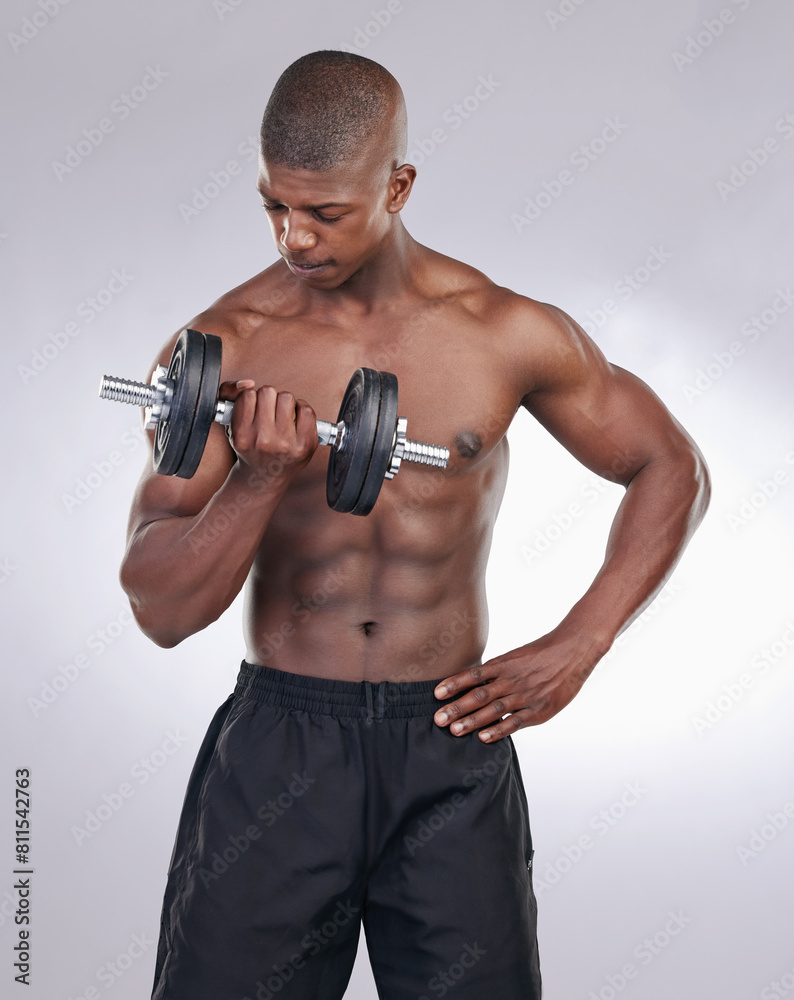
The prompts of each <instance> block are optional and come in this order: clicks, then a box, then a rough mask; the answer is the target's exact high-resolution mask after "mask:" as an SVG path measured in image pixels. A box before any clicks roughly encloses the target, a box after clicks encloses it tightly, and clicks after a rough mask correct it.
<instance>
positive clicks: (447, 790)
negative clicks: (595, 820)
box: [152, 662, 540, 1000]
mask: <svg viewBox="0 0 794 1000" xmlns="http://www.w3.org/2000/svg"><path fill="white" fill-rule="evenodd" d="M440 679H441V678H439V680H440ZM437 684H438V681H437V680H436V681H419V682H415V683H395V682H391V681H383V682H380V683H370V682H368V681H364V682H362V683H356V682H352V681H337V680H327V679H324V678H317V677H309V676H304V675H300V674H291V673H286V672H285V671H281V670H275V669H273V668H271V667H260V666H252V665H250V664H248V663H245V662H243V665H242V669H241V671H240V675H239V678H238V682H237V686H236V688H235V691H234V694H233V695H231V696H230V697H229V698H228V700H227V701H226V702H225V703H224V704H223V705H222V706H221V707H220V708H219V709H218V711H217V712H216V714H215V717H214V718H213V720H212V723H211V724H210V727H209V730H208V732H207V735H206V736H205V738H204V741H203V743H202V745H201V749H200V750H199V754H198V759H197V760H196V764H195V766H194V768H193V773H192V774H191V777H190V782H189V784H188V789H187V794H186V796H185V803H184V806H183V810H182V816H181V820H180V824H179V830H178V832H177V838H176V844H175V846H174V852H173V856H172V858H171V864H170V868H169V872H168V882H167V887H166V892H165V901H164V903H163V913H162V925H161V931H160V940H159V945H158V951H157V966H156V971H155V982H154V992H153V994H152V998H153V1000H271V998H278V1000H338V998H341V997H343V996H344V993H345V988H346V986H347V983H348V981H349V979H350V973H351V971H352V968H353V964H354V960H355V956H356V948H357V946H358V941H359V935H360V926H361V922H362V921H363V924H364V930H365V934H366V941H367V948H368V951H369V958H370V962H371V964H372V971H373V974H374V977H375V982H376V983H377V988H378V996H379V997H380V998H381V1000H409V998H410V1000H423V998H424V1000H432V998H434V997H443V996H445V995H446V994H447V993H448V992H449V993H450V1000H494V998H495V997H498V998H499V1000H537V998H539V997H540V972H539V966H538V950H537V938H536V903H535V896H534V893H533V891H532V841H531V836H530V831H529V816H528V811H527V802H526V796H525V794H524V788H523V785H522V781H521V773H520V770H519V765H518V759H517V755H516V751H515V748H514V746H513V743H512V740H511V739H510V738H509V737H506V738H504V739H502V740H498V741H497V742H495V743H492V744H490V745H488V744H486V743H483V742H482V741H481V740H480V739H479V738H478V736H477V735H476V733H472V734H468V735H466V736H453V735H452V734H451V733H450V731H449V729H448V728H444V729H441V728H439V727H438V726H437V725H436V724H435V723H434V722H433V713H434V712H435V711H436V710H437V709H438V708H439V707H440V706H441V705H442V704H445V702H442V701H439V700H438V699H436V698H435V697H434V695H433V689H434V688H435V687H436V685H437ZM447 700H448V701H451V700H453V699H447Z"/></svg>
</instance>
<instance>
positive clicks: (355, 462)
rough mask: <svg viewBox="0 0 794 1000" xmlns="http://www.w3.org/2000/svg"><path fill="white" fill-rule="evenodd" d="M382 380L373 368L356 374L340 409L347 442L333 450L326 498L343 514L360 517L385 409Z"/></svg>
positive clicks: (359, 370)
mask: <svg viewBox="0 0 794 1000" xmlns="http://www.w3.org/2000/svg"><path fill="white" fill-rule="evenodd" d="M380 397H381V393H380V377H379V374H378V372H376V371H375V370H374V369H372V368H357V369H356V370H355V372H353V377H352V378H351V379H350V381H349V382H348V385H347V389H346V390H345V395H344V398H343V399H342V405H341V406H340V407H339V416H338V417H337V418H336V419H337V423H339V422H342V421H343V422H344V424H345V438H344V441H343V447H342V448H340V449H339V450H338V451H337V449H336V448H332V449H331V454H330V455H329V457H328V474H327V476H326V481H325V494H326V498H327V500H328V506H329V507H330V508H331V509H332V510H336V511H340V512H341V513H350V512H354V513H359V511H356V510H355V508H356V505H357V504H358V502H359V498H360V496H361V491H362V489H363V487H364V483H365V482H366V479H367V473H368V471H369V467H370V461H371V458H372V453H373V450H374V447H375V441H376V438H377V433H378V417H379V414H380V408H381V398H380Z"/></svg>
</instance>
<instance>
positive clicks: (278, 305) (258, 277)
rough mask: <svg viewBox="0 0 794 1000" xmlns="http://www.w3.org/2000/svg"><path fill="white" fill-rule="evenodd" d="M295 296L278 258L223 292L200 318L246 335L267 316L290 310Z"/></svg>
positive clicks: (228, 330)
mask: <svg viewBox="0 0 794 1000" xmlns="http://www.w3.org/2000/svg"><path fill="white" fill-rule="evenodd" d="M294 299H295V292H294V282H292V281H290V280H289V274H288V272H287V271H286V269H285V268H284V266H283V264H282V263H281V262H280V261H276V262H275V263H274V264H271V265H270V267H268V268H266V269H265V270H264V271H260V272H259V274H255V275H254V276H253V277H251V278H248V279H247V280H246V281H244V282H242V284H240V285H237V286H236V287H235V288H232V289H230V290H229V291H228V292H224V294H223V295H221V296H220V297H219V298H217V299H216V300H215V301H214V302H213V303H212V305H210V306H208V307H207V308H206V309H205V310H204V311H203V312H202V313H200V314H199V316H198V317H197V320H202V321H203V322H204V323H205V325H213V326H216V325H217V326H218V327H220V328H222V332H223V333H225V334H226V335H229V336H232V335H236V336H238V337H243V338H245V337H246V336H247V335H250V334H252V333H254V332H256V331H257V330H258V329H259V328H260V326H261V324H262V322H263V320H264V319H266V318H267V317H268V316H279V315H283V314H285V313H288V312H289V311H290V309H291V307H292V306H293V304H294V303H293V300H294ZM207 332H216V331H215V330H213V331H207Z"/></svg>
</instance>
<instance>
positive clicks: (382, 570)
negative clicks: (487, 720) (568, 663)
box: [244, 443, 507, 682]
mask: <svg viewBox="0 0 794 1000" xmlns="http://www.w3.org/2000/svg"><path fill="white" fill-rule="evenodd" d="M496 452H500V453H501V454H499V455H496V454H495V455H494V456H493V457H492V461H491V462H489V463H487V464H488V466H489V467H490V468H489V469H481V470H478V471H477V472H474V471H473V472H472V473H471V474H470V475H460V472H461V470H460V468H458V469H457V470H455V471H454V472H453V475H452V476H445V475H444V474H443V473H438V472H435V471H432V472H431V471H430V470H412V471H414V474H415V475H419V476H422V475H424V476H435V477H438V478H436V479H435V480H434V482H433V491H429V489H428V488H426V490H425V492H426V493H427V494H428V495H426V496H422V495H421V494H417V493H414V494H413V495H412V494H411V493H410V488H409V487H408V484H407V483H406V482H403V483H402V484H398V482H397V480H395V481H394V482H391V483H387V484H385V485H384V488H383V489H382V491H381V494H380V496H379V498H378V501H377V503H376V505H375V509H374V510H373V511H372V513H371V514H369V515H367V516H366V517H358V516H355V515H350V514H339V513H336V512H333V511H331V510H329V509H328V507H327V506H326V505H325V499H324V496H323V492H324V484H323V486H322V488H321V486H320V483H319V482H318V481H317V477H316V476H315V475H311V474H309V475H307V476H306V477H305V480H304V481H303V482H299V481H298V480H296V481H295V483H294V484H293V487H292V488H291V489H290V492H289V493H288V494H287V496H286V497H285V499H284V501H283V502H282V504H281V506H280V508H279V510H278V511H277V512H276V515H275V517H274V518H273V520H272V522H271V524H270V526H269V528H268V531H267V532H266V533H265V536H264V538H263V540H262V543H261V545H260V548H259V551H258V553H257V557H256V560H255V562H254V566H253V568H252V570H251V574H250V576H249V580H248V584H247V589H246V602H245V617H244V633H245V639H246V659H247V660H248V662H249V663H255V664H262V665H267V666H270V667H274V668H276V669H280V670H285V671H289V672H290V673H296V674H307V675H312V676H316V677H325V678H333V679H337V680H348V681H363V680H368V681H373V682H377V681H382V680H390V681H420V680H440V679H441V678H443V677H446V676H449V675H450V674H454V673H457V672H458V671H460V670H464V669H465V668H466V667H470V666H473V665H475V664H478V663H481V662H482V659H481V658H482V652H483V649H484V648H485V642H486V639H487V634H488V612H487V604H486V597H485V567H486V563H487V558H488V551H489V548H490V543H491V534H492V529H493V523H494V520H495V518H496V513H497V512H498V508H499V504H500V502H501V497H502V493H503V491H504V480H505V478H506V471H507V454H506V452H507V447H506V443H505V447H504V449H503V450H502V449H499V448H497V449H496ZM311 464H312V465H313V464H314V461H313V462H312V463H311ZM409 477H410V473H408V475H406V476H405V477H404V479H408V478H409ZM428 484H429V481H428ZM401 486H402V489H401V488H400V487H401ZM413 487H414V489H415V488H416V480H414V481H413Z"/></svg>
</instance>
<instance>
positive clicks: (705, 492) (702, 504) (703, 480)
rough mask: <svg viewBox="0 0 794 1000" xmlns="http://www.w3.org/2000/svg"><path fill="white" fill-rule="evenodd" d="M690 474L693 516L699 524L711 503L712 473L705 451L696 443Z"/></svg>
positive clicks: (692, 449)
mask: <svg viewBox="0 0 794 1000" xmlns="http://www.w3.org/2000/svg"><path fill="white" fill-rule="evenodd" d="M689 452H690V457H689V460H688V462H687V465H688V466H689V470H688V475H689V480H690V490H691V493H692V516H693V518H694V519H695V523H696V524H699V523H700V522H701V521H702V520H703V518H704V516H705V514H706V511H707V510H708V508H709V504H710V503H711V473H710V472H709V467H708V465H707V464H706V459H705V458H704V457H703V453H702V452H701V450H700V449H699V448H698V447H697V445H695V444H694V443H693V444H692V445H691V447H690V449H689Z"/></svg>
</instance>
